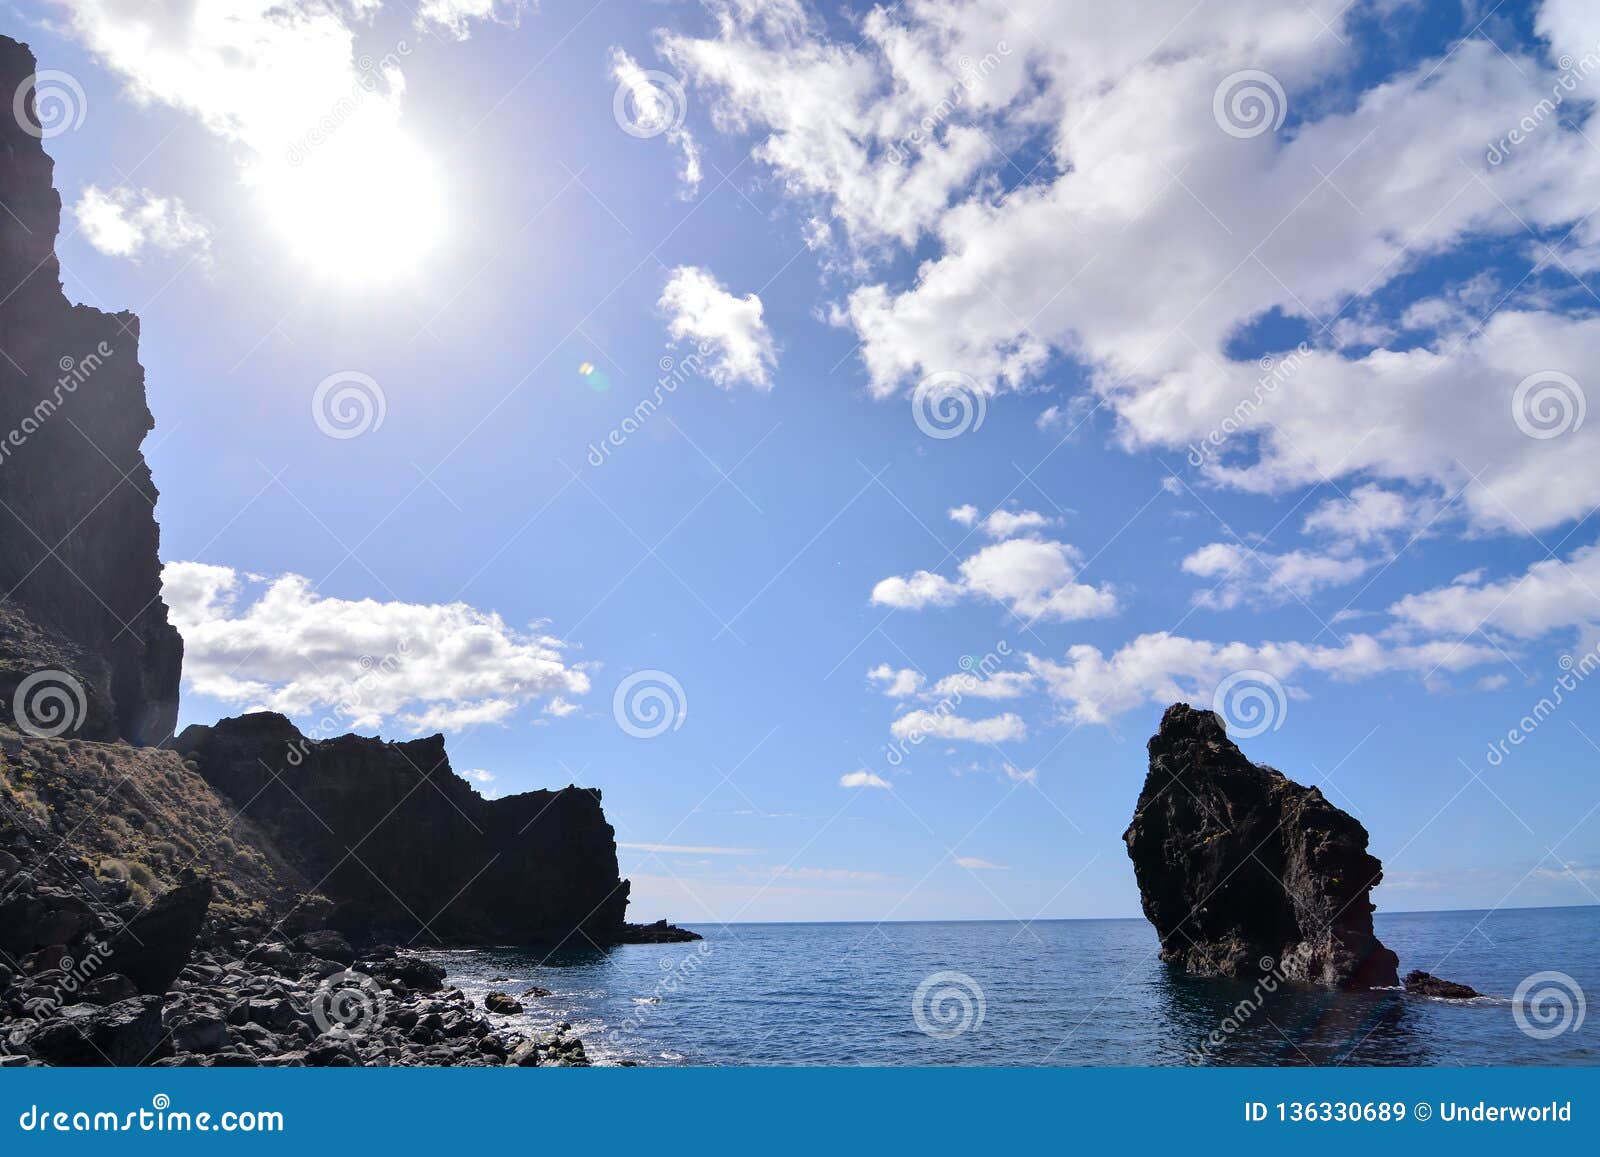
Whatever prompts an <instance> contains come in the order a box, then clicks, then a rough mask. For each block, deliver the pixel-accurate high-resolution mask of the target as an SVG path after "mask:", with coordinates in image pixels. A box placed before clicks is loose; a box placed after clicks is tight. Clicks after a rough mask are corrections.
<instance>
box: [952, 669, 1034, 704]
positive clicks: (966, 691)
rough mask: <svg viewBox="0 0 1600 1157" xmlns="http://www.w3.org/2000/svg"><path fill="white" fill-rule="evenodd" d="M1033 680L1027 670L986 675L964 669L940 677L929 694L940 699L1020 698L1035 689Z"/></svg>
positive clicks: (996, 672)
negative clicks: (981, 675) (957, 697)
mask: <svg viewBox="0 0 1600 1157" xmlns="http://www.w3.org/2000/svg"><path fill="white" fill-rule="evenodd" d="M1033 682H1034V680H1033V676H1032V675H1031V674H1029V673H1028V672H1027V671H995V672H992V673H991V674H989V675H988V676H986V677H980V676H978V675H975V674H973V673H972V672H970V671H962V672H960V673H959V674H955V675H946V676H945V677H944V678H943V679H940V680H939V681H938V682H937V683H935V684H934V685H933V689H932V691H931V692H930V693H929V694H930V695H931V696H932V697H934V698H939V699H943V698H953V697H955V696H961V697H963V698H971V699H1020V698H1021V697H1022V696H1023V695H1026V694H1027V693H1028V692H1029V691H1031V690H1032V689H1033Z"/></svg>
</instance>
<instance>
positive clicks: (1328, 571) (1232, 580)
mask: <svg viewBox="0 0 1600 1157" xmlns="http://www.w3.org/2000/svg"><path fill="white" fill-rule="evenodd" d="M1181 565H1182V567H1183V569H1184V571H1185V572H1186V573H1188V574H1192V575H1197V576H1199V577H1200V578H1203V579H1208V580H1211V579H1214V580H1216V581H1215V583H1214V585H1212V586H1211V587H1210V588H1209V589H1207V590H1203V591H1198V592H1196V593H1195V596H1194V601H1195V605H1197V606H1202V607H1209V608H1211V609H1212V610H1228V609H1231V608H1233V607H1237V606H1240V605H1241V604H1245V603H1251V602H1265V603H1281V602H1283V601H1285V600H1287V599H1302V600H1304V599H1307V598H1310V597H1311V596H1312V595H1314V594H1316V593H1317V592H1318V591H1319V590H1321V589H1323V588H1324V587H1337V586H1343V585H1344V584H1345V583H1349V582H1354V581H1355V580H1356V579H1358V578H1360V577H1361V576H1362V575H1363V574H1365V573H1366V572H1367V570H1368V569H1369V568H1370V567H1371V566H1372V563H1371V561H1370V560H1368V559H1364V558H1336V557H1334V556H1332V555H1326V554H1317V553H1315V552H1313V551H1306V550H1291V551H1287V552H1285V553H1283V554H1273V553H1271V552H1270V551H1265V550H1251V549H1250V548H1248V547H1245V546H1243V545H1242V544H1239V543H1232V542H1212V543H1207V544H1206V545H1205V546H1202V547H1201V548H1200V549H1199V550H1197V551H1195V552H1194V553H1193V554H1191V555H1189V556H1188V557H1187V558H1185V559H1184V560H1183V562H1182V564H1181Z"/></svg>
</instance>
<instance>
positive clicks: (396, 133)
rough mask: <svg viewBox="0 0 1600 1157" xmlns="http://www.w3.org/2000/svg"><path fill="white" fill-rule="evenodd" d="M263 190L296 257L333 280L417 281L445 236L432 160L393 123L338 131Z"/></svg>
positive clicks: (293, 159) (279, 171) (267, 177)
mask: <svg viewBox="0 0 1600 1157" xmlns="http://www.w3.org/2000/svg"><path fill="white" fill-rule="evenodd" d="M261 190H262V194H263V196H264V198H265V202H266V208H267V212H268V214H269V215H270V216H271V218H272V221H273V224H274V225H275V226H276V228H277V229H278V231H279V232H280V233H281V234H282V235H283V237H284V239H285V240H286V241H287V242H288V245H289V247H290V249H291V250H292V252H293V253H294V254H295V256H296V257H297V258H298V259H299V260H300V261H302V262H303V263H304V264H305V265H306V266H307V267H308V268H310V269H311V270H313V271H314V272H315V273H316V274H317V275H318V276H319V277H321V278H325V279H328V280H333V281H339V282H344V283H350V284H375V283H383V282H392V281H395V280H402V279H407V278H413V277H415V276H417V275H418V274H419V273H420V271H421V268H422V263H423V260H424V259H425V258H426V257H427V256H428V255H429V254H430V253H431V252H432V251H433V250H434V249H435V248H436V247H437V245H438V243H439V241H440V239H441V236H442V235H443V232H444V220H445V217H444V203H443V197H442V193H441V189H440V186H439V179H438V174H437V172H436V170H435V167H434V165H433V163H432V161H431V159H430V158H429V157H428V156H427V155H426V154H425V153H424V152H423V151H422V150H421V149H420V148H418V147H417V145H416V143H415V142H413V141H412V140H410V139H409V138H408V137H407V136H406V135H405V134H404V133H403V132H402V131H401V130H400V128H399V127H398V126H397V125H395V124H393V123H392V122H389V121H387V120H377V119H368V120H365V121H356V122H352V123H348V124H345V125H342V126H339V127H338V128H337V130H336V131H334V132H332V133H330V134H329V135H328V137H327V139H325V140H323V141H321V142H319V143H317V144H315V145H312V146H310V147H308V148H306V149H303V150H298V151H297V152H296V153H295V154H293V155H292V156H290V157H289V158H287V159H286V160H285V161H283V162H281V163H279V164H277V165H275V166H273V168H272V170H271V171H270V172H269V173H266V174H264V175H263V176H262V180H261Z"/></svg>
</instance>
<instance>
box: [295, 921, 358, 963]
mask: <svg viewBox="0 0 1600 1157" xmlns="http://www.w3.org/2000/svg"><path fill="white" fill-rule="evenodd" d="M300 950H301V951H302V952H309V953H311V955H313V956H318V957H321V958H322V959H324V960H337V961H338V962H339V963H340V964H342V965H344V966H345V967H346V968H348V967H350V965H352V964H354V963H355V962H356V952H355V949H354V948H351V947H350V941H348V940H346V939H345V938H344V937H343V936H342V935H340V934H339V933H338V932H334V931H332V930H331V929H323V930H322V931H320V932H307V933H306V934H305V935H304V936H302V937H300Z"/></svg>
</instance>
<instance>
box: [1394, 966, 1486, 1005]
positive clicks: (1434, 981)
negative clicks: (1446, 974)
mask: <svg viewBox="0 0 1600 1157" xmlns="http://www.w3.org/2000/svg"><path fill="white" fill-rule="evenodd" d="M1406 991H1407V992H1409V993H1410V994H1411V995H1413V996H1433V997H1438V998H1439V999H1440V1000H1472V999H1474V998H1475V997H1479V996H1482V995H1483V993H1481V992H1479V991H1478V990H1477V989H1476V988H1473V987H1471V986H1470V985H1466V984H1457V983H1456V982H1455V981H1453V980H1440V979H1439V978H1438V977H1437V976H1434V975H1432V974H1430V973H1427V972H1423V971H1422V970H1421V969H1413V970H1412V971H1411V972H1408V973H1406Z"/></svg>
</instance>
